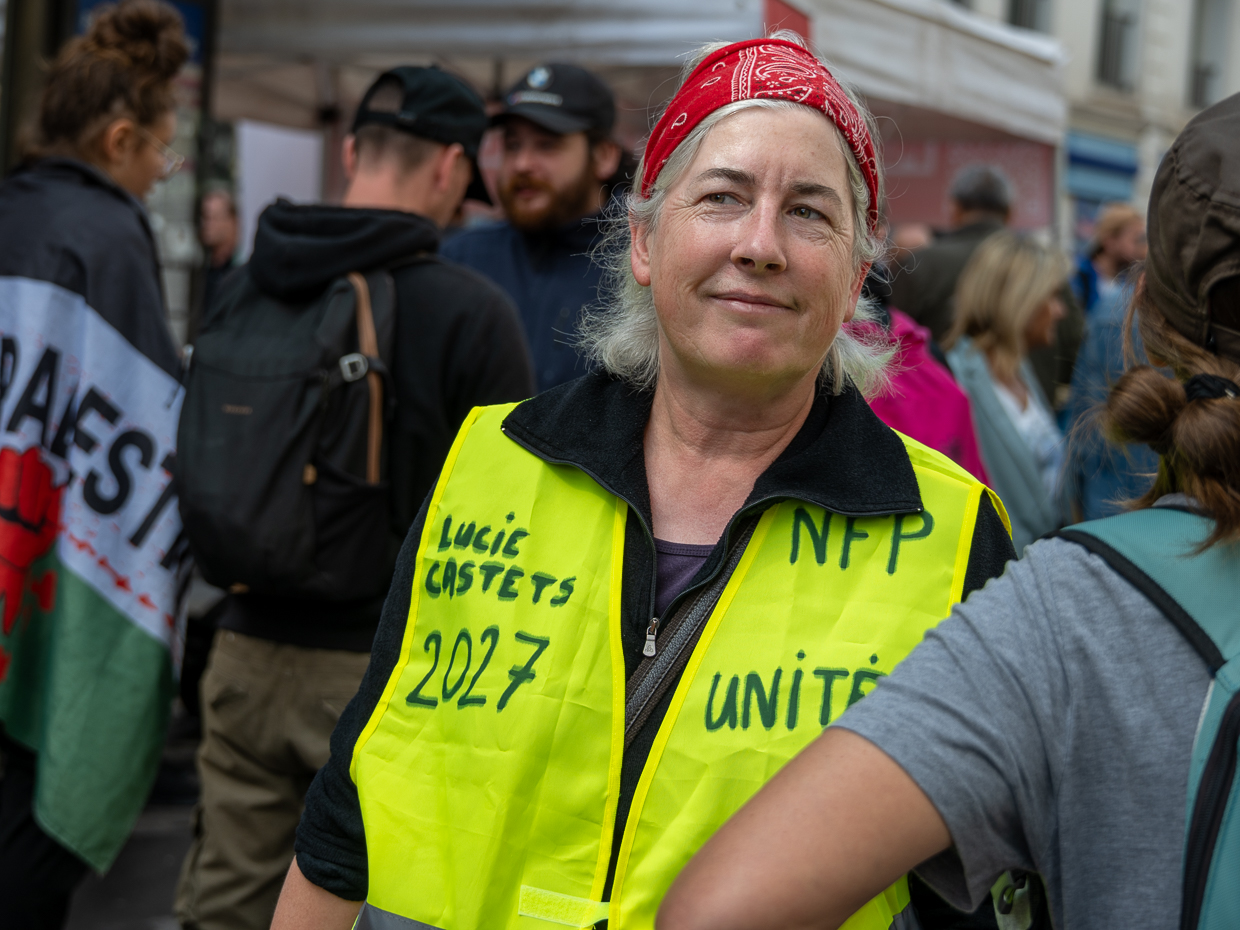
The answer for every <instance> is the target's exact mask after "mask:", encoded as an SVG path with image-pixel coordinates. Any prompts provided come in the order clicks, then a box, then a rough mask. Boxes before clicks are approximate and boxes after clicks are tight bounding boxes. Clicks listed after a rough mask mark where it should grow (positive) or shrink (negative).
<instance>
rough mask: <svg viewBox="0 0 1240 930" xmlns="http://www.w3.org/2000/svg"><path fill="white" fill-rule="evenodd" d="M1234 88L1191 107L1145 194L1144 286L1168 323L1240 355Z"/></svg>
mask: <svg viewBox="0 0 1240 930" xmlns="http://www.w3.org/2000/svg"><path fill="white" fill-rule="evenodd" d="M1237 140H1240V94H1236V95H1235V96H1232V97H1228V98H1227V99H1226V100H1223V101H1222V102H1220V103H1217V104H1215V105H1214V106H1212V107H1210V108H1209V109H1206V110H1203V111H1202V112H1201V113H1198V114H1197V116H1196V117H1194V118H1193V120H1192V121H1191V122H1190V123H1189V124H1188V125H1187V126H1185V127H1184V131H1183V132H1181V133H1180V135H1179V136H1178V137H1177V138H1176V140H1175V142H1174V143H1172V145H1171V149H1170V151H1168V152H1167V154H1166V156H1164V158H1163V160H1162V164H1160V165H1159V166H1158V171H1157V173H1156V174H1155V175H1154V187H1153V190H1152V191H1151V193H1150V212H1149V225H1148V229H1149V255H1148V258H1147V259H1146V264H1145V286H1146V288H1147V289H1148V291H1149V294H1150V297H1151V298H1152V299H1153V301H1154V303H1155V304H1156V305H1157V306H1158V308H1159V309H1160V310H1161V311H1162V312H1163V316H1165V317H1166V319H1167V322H1168V323H1170V324H1171V325H1172V326H1173V327H1175V329H1176V330H1177V331H1178V332H1179V333H1180V334H1181V335H1183V336H1184V337H1185V338H1187V339H1189V340H1191V341H1192V342H1193V343H1195V344H1196V345H1199V346H1202V347H1203V348H1206V349H1209V350H1210V351H1212V352H1215V353H1217V354H1219V355H1222V356H1225V357H1227V358H1229V359H1231V360H1232V361H1234V362H1240V145H1238V144H1237Z"/></svg>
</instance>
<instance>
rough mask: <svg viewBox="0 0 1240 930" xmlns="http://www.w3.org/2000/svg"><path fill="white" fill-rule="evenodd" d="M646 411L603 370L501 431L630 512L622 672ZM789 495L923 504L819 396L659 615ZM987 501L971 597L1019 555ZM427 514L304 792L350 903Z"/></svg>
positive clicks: (906, 466) (310, 839)
mask: <svg viewBox="0 0 1240 930" xmlns="http://www.w3.org/2000/svg"><path fill="white" fill-rule="evenodd" d="M650 405H651V395H650V394H648V393H644V392H638V391H634V390H632V389H631V388H629V387H627V386H626V385H624V384H623V383H621V382H619V381H616V380H613V379H611V378H608V377H607V376H605V375H601V374H590V375H587V376H586V377H584V378H581V379H579V380H577V381H572V382H569V383H568V384H565V385H561V386H560V387H558V388H553V389H552V390H550V391H547V392H545V393H543V394H540V395H539V396H537V397H535V398H533V399H532V400H528V401H526V402H525V403H523V404H521V405H520V406H519V407H517V408H516V409H515V410H514V411H513V412H512V413H511V414H509V415H508V417H507V419H506V420H505V421H504V430H505V433H506V435H507V436H508V437H509V438H510V439H512V440H513V441H514V442H517V443H518V444H519V445H521V446H523V447H525V448H527V449H529V450H530V451H531V452H533V453H534V454H535V455H537V456H539V457H540V458H542V459H545V460H547V461H552V462H563V463H567V464H571V465H574V466H576V467H577V468H580V469H581V470H582V471H584V472H585V473H586V474H588V475H590V477H592V478H593V479H594V480H595V481H597V482H598V483H599V484H600V485H601V486H602V487H604V488H606V489H607V490H608V491H610V492H611V493H613V494H615V495H617V496H618V497H620V498H622V499H623V500H624V501H625V503H627V504H628V505H629V507H630V508H631V511H632V516H634V517H636V519H630V520H629V521H628V522H627V526H626V533H625V545H624V569H623V581H622V593H621V624H622V626H621V636H622V641H623V645H624V654H625V673H626V677H627V676H628V675H631V674H632V673H633V671H634V669H635V668H636V667H637V665H638V663H639V662H640V661H641V658H642V656H641V650H642V646H643V645H644V642H645V630H646V625H647V623H648V622H649V620H650V617H651V616H652V613H651V612H652V610H653V606H654V581H655V550H654V541H653V536H652V534H651V531H650V527H651V525H652V520H651V516H650V493H649V489H648V485H647V483H646V465H645V457H644V454H643V446H642V437H643V433H644V430H645V426H646V422H647V420H648V419H649V417H650ZM788 498H793V499H796V500H803V501H808V502H811V503H815V504H818V505H820V506H822V507H824V508H826V509H827V510H830V511H833V512H835V513H839V514H843V515H847V516H877V515H886V514H894V513H909V512H915V511H920V510H921V509H922V505H921V494H920V492H919V490H918V487H917V478H916V475H915V473H914V471H913V466H912V464H911V463H910V462H909V459H908V454H907V453H906V452H905V450H904V445H903V443H901V441H900V439H899V437H897V436H896V434H895V433H893V432H892V431H891V430H890V429H888V428H887V427H886V426H885V425H884V424H883V423H882V422H881V421H880V420H879V419H878V417H876V416H875V415H874V414H873V412H871V410H870V408H869V405H868V404H866V402H865V400H864V399H863V398H862V397H861V395H860V394H859V393H857V392H856V391H855V390H853V389H851V388H850V389H848V390H846V391H845V392H844V393H843V394H841V395H839V396H835V397H832V396H828V395H826V394H821V395H819V396H818V397H817V398H816V399H815V401H814V405H813V407H812V409H811V410H810V413H809V416H808V418H807V419H806V421H805V424H804V425H803V426H802V427H801V429H800V431H799V432H798V433H797V435H796V437H795V438H794V439H793V441H792V442H791V443H790V444H789V445H788V448H786V449H785V450H784V451H783V453H782V454H781V455H780V456H779V458H778V459H776V461H775V462H774V463H773V464H772V465H771V466H770V467H769V468H767V470H766V471H765V472H764V473H763V474H762V475H761V476H759V478H758V480H757V481H756V482H755V483H754V487H753V491H752V492H751V493H750V495H749V499H748V500H747V501H746V503H745V505H744V506H743V507H742V508H741V509H740V510H739V511H737V513H736V514H735V515H734V516H733V517H732V519H731V521H730V522H729V524H728V527H727V529H726V530H725V531H724V534H723V536H722V537H721V538H720V540H719V542H718V544H717V545H716V546H715V549H714V551H713V552H712V554H711V556H710V557H709V558H708V559H707V560H706V563H705V564H704V565H703V566H702V569H701V570H700V571H699V572H698V574H697V576H696V577H695V578H694V580H693V581H692V582H691V583H690V585H689V586H688V588H686V589H685V591H683V592H682V593H681V594H680V595H679V596H678V597H677V598H676V600H675V601H673V602H672V604H671V605H670V606H669V607H668V609H667V610H666V611H664V615H665V616H670V615H671V614H672V612H674V611H675V610H676V609H677V607H678V605H679V604H680V602H681V601H682V600H683V599H684V598H685V597H688V596H689V595H691V594H692V593H693V592H694V591H696V590H698V589H699V588H701V587H702V586H703V585H705V584H708V583H709V582H710V581H711V580H712V579H713V578H714V577H715V576H716V575H717V574H718V572H719V571H720V570H721V568H722V566H723V562H724V559H725V556H726V553H727V550H728V548H729V546H730V543H731V539H732V537H733V535H734V533H735V532H737V525H738V523H739V522H741V520H742V519H743V518H745V517H747V516H748V515H753V514H759V513H761V512H762V511H763V510H765V509H766V508H767V507H769V506H771V505H772V504H774V503H775V502H777V501H780V500H784V499H788ZM982 500H983V505H982V506H981V508H980V509H979V512H978V519H977V524H976V526H975V528H974V535H973V545H972V549H971V551H970V553H969V562H968V567H967V570H966V574H965V584H964V593H965V594H966V595H967V594H968V593H969V592H970V591H972V590H974V589H976V588H980V587H981V586H982V585H984V584H985V583H986V581H987V580H989V579H990V578H993V577H996V576H998V575H1000V574H1002V573H1003V568H1004V566H1005V565H1006V564H1007V562H1008V560H1009V559H1012V558H1015V552H1014V550H1013V549H1012V542H1011V540H1010V539H1009V538H1008V535H1007V531H1006V530H1005V529H1004V526H1003V523H1002V521H1001V520H1000V519H999V516H998V514H997V513H996V512H995V510H994V508H993V507H992V506H991V505H990V503H989V500H988V498H987V497H985V496H983V498H982ZM425 508H426V505H425V504H423V509H422V511H421V512H420V513H419V514H418V517H417V519H416V520H415V521H414V523H413V526H412V527H411V529H410V531H409V534H408V536H407V537H406V538H405V544H404V546H403V548H402V549H401V553H400V558H399V560H398V563H397V568H396V576H395V578H394V579H393V582H392V588H391V591H390V592H389V594H388V599H387V603H386V604H385V606H384V610H383V620H382V622H381V623H380V626H379V632H378V634H377V636H376V638H375V647H374V651H373V653H372V654H371V662H370V667H369V668H368V669H367V671H366V676H365V678H364V679H363V680H362V685H361V689H360V690H359V691H358V694H357V696H356V697H354V698H353V700H352V701H351V702H350V703H349V705H348V707H347V708H346V709H345V711H344V714H343V715H342V716H341V718H340V722H339V724H338V725H337V727H336V731H335V733H333V734H332V747H331V748H332V754H331V759H330V761H329V762H328V763H327V765H325V766H324V767H323V768H322V769H321V770H320V771H319V773H318V775H317V776H316V777H315V780H314V783H313V784H312V785H311V787H310V792H309V794H308V795H307V797H306V811H305V814H304V816H303V817H302V821H301V824H300V826H299V827H298V830H297V841H296V851H297V862H298V865H299V867H300V868H301V871H302V873H303V874H304V875H305V876H306V877H307V878H308V879H309V880H310V881H312V882H314V883H315V884H316V885H319V886H320V887H322V888H326V889H327V890H328V891H330V892H332V893H333V894H335V895H338V896H340V897H343V898H346V899H350V900H360V899H362V898H364V897H365V896H366V887H367V866H366V838H365V834H364V832H363V828H362V818H361V811H360V809H359V807H358V799H357V788H356V786H355V785H354V784H353V781H352V779H351V778H350V776H349V763H350V761H351V758H352V754H353V747H354V745H355V743H356V742H357V738H358V736H359V735H360V733H361V731H362V728H363V727H364V726H365V725H366V722H367V720H369V719H370V715H371V713H372V712H373V710H374V708H375V705H376V704H377V703H378V700H379V697H380V696H381V694H382V692H383V689H384V686H385V685H386V684H387V680H388V678H389V676H390V675H391V673H392V670H393V669H394V668H395V666H396V662H397V659H398V657H399V652H400V644H401V641H402V639H403V637H404V628H405V620H406V618H407V616H408V613H409V603H410V596H411V593H412V590H413V563H414V557H415V555H416V550H417V545H418V542H419V539H420V537H421V531H422V525H423V522H424V520H425V517H426V509H425ZM674 690H675V688H674V686H673V687H672V688H669V689H668V691H667V694H666V695H665V697H664V698H663V700H662V702H661V703H660V706H659V707H658V708H657V709H656V710H655V712H654V713H653V714H652V715H651V717H650V718H649V720H647V722H646V724H645V726H644V727H643V728H642V729H641V731H640V732H639V733H638V735H637V737H636V739H635V740H634V741H633V743H632V745H630V746H629V748H628V749H627V750H625V756H624V761H623V764H622V769H621V779H620V797H619V802H618V810H617V814H616V837H617V841H616V842H615V843H613V852H612V857H613V858H612V869H613V871H614V868H615V855H616V851H618V849H619V846H620V843H619V837H620V836H621V835H622V834H623V830H624V822H625V819H626V818H627V815H628V811H629V804H630V803H631V801H632V798H633V792H634V790H635V789H636V787H637V781H638V778H639V777H640V775H641V770H642V767H643V766H644V765H645V762H646V758H647V756H648V755H649V753H650V748H651V746H652V745H653V743H654V738H655V735H656V734H657V732H658V729H659V726H660V724H661V723H662V721H663V716H664V714H665V713H666V711H667V708H668V706H669V705H670V703H671V699H672V694H673V692H674ZM608 884H609V885H610V879H609V881H608Z"/></svg>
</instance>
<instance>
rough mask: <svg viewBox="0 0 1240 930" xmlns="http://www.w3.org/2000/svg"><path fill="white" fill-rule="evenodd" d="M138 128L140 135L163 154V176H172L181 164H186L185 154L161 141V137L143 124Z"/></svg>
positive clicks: (179, 168)
mask: <svg viewBox="0 0 1240 930" xmlns="http://www.w3.org/2000/svg"><path fill="white" fill-rule="evenodd" d="M137 129H138V135H140V136H142V138H143V139H145V140H146V141H147V142H149V143H151V145H153V146H155V150H156V151H157V152H159V154H160V155H162V156H163V159H164V168H163V173H162V174H161V175H160V177H161V178H170V177H172V176H173V175H174V174H176V173H177V172H178V171H180V170H181V166H182V165H183V164H185V156H184V155H181V154H179V153H178V152H176V151H175V150H174V149H173V148H172V147H171V146H169V145H165V144H164V143H163V142H160V141H159V139H157V138H156V137H155V135H154V133H151V132H149V131H148V130H146V129H143V128H142V127H141V126H139V127H137Z"/></svg>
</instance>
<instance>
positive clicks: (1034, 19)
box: [1008, 0, 1051, 32]
mask: <svg viewBox="0 0 1240 930" xmlns="http://www.w3.org/2000/svg"><path fill="white" fill-rule="evenodd" d="M1008 22H1009V23H1011V24H1012V25H1013V26H1019V27H1020V28H1021V29H1036V30H1037V31H1038V32H1050V31H1051V4H1050V0H1008Z"/></svg>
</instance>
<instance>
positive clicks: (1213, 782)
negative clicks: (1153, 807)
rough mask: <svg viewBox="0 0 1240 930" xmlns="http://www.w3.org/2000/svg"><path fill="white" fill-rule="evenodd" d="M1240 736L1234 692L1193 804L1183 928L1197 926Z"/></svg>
mask: <svg viewBox="0 0 1240 930" xmlns="http://www.w3.org/2000/svg"><path fill="white" fill-rule="evenodd" d="M1237 739H1240V693H1238V694H1236V695H1234V696H1233V697H1232V699H1231V702H1230V703H1228V705H1227V709H1226V710H1225V711H1223V719H1222V722H1221V723H1220V724H1219V728H1218V734H1217V735H1216V736H1215V737H1214V746H1213V747H1211V749H1210V756H1209V758H1208V759H1206V765H1205V769H1204V770H1203V771H1202V773H1201V782H1200V783H1199V784H1198V786H1197V800H1196V801H1195V802H1194V804H1193V818H1192V820H1191V822H1190V823H1189V828H1188V845H1187V847H1186V848H1185V850H1184V903H1183V909H1182V910H1181V911H1180V930H1197V924H1198V922H1199V921H1200V920H1201V909H1202V906H1203V904H1204V902H1205V897H1206V886H1207V885H1208V883H1209V881H1210V862H1211V860H1212V859H1213V858H1214V847H1215V844H1216V843H1217V841H1218V834H1219V828H1220V827H1221V825H1222V823H1223V816H1224V815H1225V814H1226V813H1227V803H1228V801H1229V799H1230V797H1231V786H1232V782H1233V781H1235V778H1236V741H1237Z"/></svg>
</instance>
